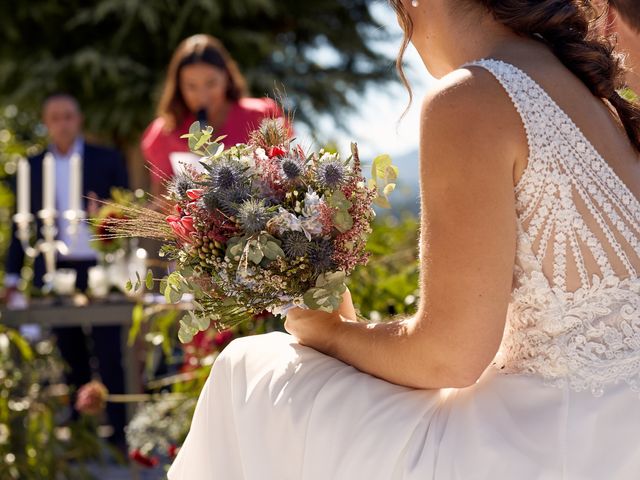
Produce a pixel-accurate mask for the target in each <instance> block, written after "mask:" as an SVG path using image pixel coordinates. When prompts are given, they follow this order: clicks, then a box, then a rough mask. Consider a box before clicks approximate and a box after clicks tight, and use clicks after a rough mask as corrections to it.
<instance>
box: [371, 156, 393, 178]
mask: <svg viewBox="0 0 640 480" xmlns="http://www.w3.org/2000/svg"><path fill="white" fill-rule="evenodd" d="M390 166H391V157H390V156H389V155H387V154H386V153H385V154H383V155H378V156H377V157H376V158H374V159H373V163H372V164H371V177H372V178H373V179H375V180H377V179H378V178H385V173H386V170H387V167H390Z"/></svg>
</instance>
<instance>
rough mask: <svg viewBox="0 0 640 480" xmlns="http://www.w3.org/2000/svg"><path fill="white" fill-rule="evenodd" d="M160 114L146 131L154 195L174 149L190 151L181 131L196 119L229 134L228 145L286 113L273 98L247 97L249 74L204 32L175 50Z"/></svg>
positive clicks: (160, 187)
mask: <svg viewBox="0 0 640 480" xmlns="http://www.w3.org/2000/svg"><path fill="white" fill-rule="evenodd" d="M157 114H158V117H157V118H156V119H155V120H154V121H153V122H151V124H150V125H149V126H148V127H147V129H146V130H145V132H144V134H143V135H142V153H143V155H144V157H145V159H146V161H147V162H148V163H149V167H150V170H151V174H152V175H151V179H152V192H153V193H154V194H155V195H158V194H160V193H162V192H163V190H164V187H163V182H164V180H166V179H169V178H171V177H172V176H173V173H174V172H173V168H172V166H171V160H170V154H171V153H172V152H188V151H189V148H188V146H187V142H186V140H185V139H181V138H180V136H181V135H183V134H184V133H186V132H187V131H188V130H189V125H191V123H193V122H194V121H195V120H200V121H201V122H204V123H206V124H207V125H211V126H212V127H213V128H214V134H215V135H216V136H219V135H226V138H225V139H224V143H225V144H226V145H235V144H236V143H243V142H246V141H247V140H248V134H249V132H250V131H251V130H253V129H255V127H257V126H258V125H259V124H260V122H261V121H262V119H263V118H266V117H269V118H273V117H281V116H282V112H281V111H280V109H279V108H278V105H277V104H276V102H274V101H273V100H271V99H269V98H248V97H247V87H246V82H245V79H244V78H243V76H242V74H241V73H240V71H239V69H238V66H237V65H236V63H235V62H234V61H233V59H232V58H231V57H230V56H229V53H228V52H227V51H226V49H225V48H224V47H223V46H222V44H221V43H220V41H218V40H217V39H215V38H213V37H212V36H210V35H202V34H201V35H194V36H192V37H189V38H187V39H185V40H183V41H182V42H181V43H180V45H178V48H177V49H176V51H175V52H174V54H173V57H172V58H171V63H170V64H169V69H168V71H167V78H166V81H165V86H164V90H163V92H162V96H161V98H160V104H159V105H158V112H157Z"/></svg>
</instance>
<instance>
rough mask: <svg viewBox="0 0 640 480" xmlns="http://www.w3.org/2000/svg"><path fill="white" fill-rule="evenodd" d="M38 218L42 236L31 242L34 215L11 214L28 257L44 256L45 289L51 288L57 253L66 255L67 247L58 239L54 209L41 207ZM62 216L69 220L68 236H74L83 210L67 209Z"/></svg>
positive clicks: (56, 215)
mask: <svg viewBox="0 0 640 480" xmlns="http://www.w3.org/2000/svg"><path fill="white" fill-rule="evenodd" d="M38 218H39V219H40V220H42V226H41V227H40V232H41V233H42V238H41V239H39V240H37V241H36V242H35V243H33V244H32V240H31V238H32V234H33V233H34V229H35V224H36V222H35V217H34V215H33V214H31V213H25V212H20V213H17V214H15V215H14V216H13V221H14V222H15V224H16V237H17V238H18V240H20V243H21V245H22V248H23V250H24V252H25V254H26V255H27V256H28V257H31V258H33V259H35V258H36V257H37V256H38V255H42V256H43V257H44V263H45V269H46V273H45V275H44V278H43V280H44V284H45V289H46V290H47V291H51V290H52V288H53V280H54V277H55V272H56V257H57V255H58V253H59V254H61V255H66V254H68V252H69V247H68V245H67V244H66V243H64V242H63V241H62V240H58V239H57V236H58V227H57V226H56V218H58V212H57V211H56V210H54V209H43V210H40V211H39V212H38ZM63 218H65V219H67V220H68V221H69V225H68V227H67V232H68V233H69V236H70V237H72V238H73V237H75V236H76V235H77V233H78V224H79V223H80V222H81V221H83V220H84V219H85V212H84V211H82V210H67V211H65V212H64V213H63Z"/></svg>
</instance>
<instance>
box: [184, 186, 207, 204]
mask: <svg viewBox="0 0 640 480" xmlns="http://www.w3.org/2000/svg"><path fill="white" fill-rule="evenodd" d="M203 193H204V190H203V189H202V188H190V189H189V190H187V197H189V200H191V201H192V202H195V201H196V200H198V199H199V198H200V197H201V196H202V194H203Z"/></svg>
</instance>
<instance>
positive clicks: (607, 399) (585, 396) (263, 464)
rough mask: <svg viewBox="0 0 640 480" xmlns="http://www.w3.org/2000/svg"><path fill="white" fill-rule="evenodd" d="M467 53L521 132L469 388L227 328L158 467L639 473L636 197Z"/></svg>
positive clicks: (259, 474)
mask: <svg viewBox="0 0 640 480" xmlns="http://www.w3.org/2000/svg"><path fill="white" fill-rule="evenodd" d="M470 65H475V66H479V67H483V68H485V69H487V70H489V71H490V72H491V73H493V75H494V76H495V77H496V78H497V79H498V81H499V82H500V83H501V84H502V86H503V87H504V89H505V90H506V92H507V93H508V94H509V96H510V97H511V99H512V100H513V102H514V104H515V106H516V108H517V110H518V112H519V113H520V115H521V117H522V120H523V122H524V125H525V128H526V132H527V137H528V140H529V147H530V157H529V163H528V166H527V168H526V170H525V172H524V175H523V177H522V179H521V180H520V181H519V183H518V185H517V186H516V197H517V213H518V232H519V233H518V247H517V258H516V267H515V270H514V284H513V293H512V298H511V303H510V306H509V310H508V318H507V326H506V329H505V334H504V339H503V342H502V345H501V347H500V350H499V353H498V355H497V357H496V359H495V361H494V362H493V364H492V365H491V366H490V367H488V368H487V370H486V371H485V372H484V374H483V375H482V377H481V378H480V379H479V381H478V382H477V383H476V384H475V385H473V386H471V387H468V388H464V389H443V390H412V389H409V388H405V387H400V386H397V385H393V384H391V383H388V382H385V381H383V380H380V379H378V378H375V377H373V376H370V375H367V374H365V373H362V372H360V371H358V370H356V369H355V368H353V367H351V366H349V365H346V364H344V363H342V362H340V361H339V360H336V359H334V358H331V357H328V356H326V355H323V354H321V353H319V352H317V351H315V350H313V349H310V348H307V347H304V346H300V345H298V344H297V343H296V342H295V340H294V339H293V338H292V337H291V336H289V335H286V334H283V333H270V334H267V335H260V336H254V337H248V338H242V339H238V340H236V341H234V342H232V343H231V344H230V345H229V346H228V347H227V348H226V349H225V350H224V352H223V353H222V354H221V355H220V357H219V358H218V359H217V361H216V363H215V365H214V367H213V371H212V373H211V376H210V378H209V380H208V381H207V384H206V386H205V387H204V390H203V391H202V394H201V395H200V399H199V401H198V406H197V409H196V411H195V415H194V418H193V423H192V425H191V431H190V433H189V435H188V437H187V440H186V442H185V444H184V446H183V447H182V449H181V450H180V452H179V454H178V457H177V458H176V460H175V462H174V463H173V465H172V467H171V469H170V471H169V479H170V480H205V479H206V480H241V479H242V480H400V479H403V480H409V479H411V480H427V479H437V480H453V479H456V480H457V479H459V480H474V479H478V480H479V479H482V480H502V479H508V480H534V479H536V480H560V479H571V480H581V479H596V480H609V479H614V480H638V479H640V278H639V277H638V273H637V272H638V270H640V202H639V201H638V199H637V198H635V197H634V195H633V194H632V193H631V192H630V190H629V189H628V188H627V187H626V186H625V185H624V183H623V182H622V181H621V180H620V178H619V177H618V176H617V175H616V173H615V172H614V171H613V170H612V169H611V168H610V167H609V165H608V164H607V163H606V161H605V160H604V159H603V158H602V157H601V156H600V155H599V154H598V152H597V151H596V150H595V148H594V147H593V146H592V144H591V143H590V142H589V141H588V140H587V139H586V138H585V136H584V135H583V134H582V132H581V131H580V130H579V129H578V127H577V126H576V125H575V124H574V123H573V122H572V121H571V119H570V118H569V117H568V116H567V115H566V114H565V113H564V112H563V111H562V110H561V109H560V107H559V106H558V105H557V104H556V103H555V102H554V101H553V100H552V99H551V98H550V97H549V95H548V94H547V93H546V92H545V91H544V90H543V89H542V88H541V87H540V86H539V85H538V84H537V83H536V82H534V81H533V80H532V79H531V78H530V77H529V76H528V75H526V74H525V73H524V72H522V71H521V70H519V69H518V68H516V67H515V66H513V65H511V64H508V63H504V62H502V61H499V60H493V59H486V60H481V61H478V62H473V64H470ZM372 353H374V352H372Z"/></svg>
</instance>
